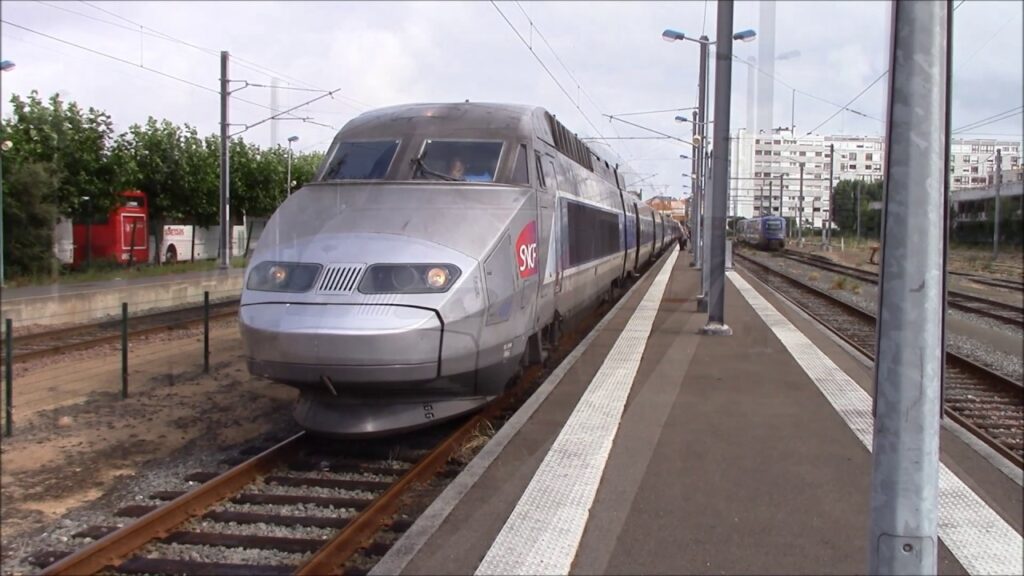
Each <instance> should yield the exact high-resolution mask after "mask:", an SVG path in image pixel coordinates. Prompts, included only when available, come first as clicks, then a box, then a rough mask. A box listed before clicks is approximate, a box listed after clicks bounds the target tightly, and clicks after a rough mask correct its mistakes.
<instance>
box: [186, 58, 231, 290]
mask: <svg viewBox="0 0 1024 576" xmlns="http://www.w3.org/2000/svg"><path fill="white" fill-rule="evenodd" d="M230 82H231V81H230V80H228V52H227V50H223V51H221V53H220V268H221V269H222V270H227V269H228V268H230V267H231V202H230V198H231V189H230V187H231V179H230V175H231V158H230V147H229V146H228V145H229V144H230V139H231V138H230V136H229V135H228V128H229V127H230V123H229V119H228V102H229V98H230V97H231V91H230V87H231V83H230ZM193 241H194V239H193Z"/></svg>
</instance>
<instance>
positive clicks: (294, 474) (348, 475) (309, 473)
mask: <svg viewBox="0 0 1024 576" xmlns="http://www.w3.org/2000/svg"><path fill="white" fill-rule="evenodd" d="M374 465H375V466H377V465H378V464H376V463H374ZM381 467H383V466H381ZM396 471H397V469H396ZM278 475H279V476H288V477H289V478H328V479H333V480H365V481H367V482H392V481H394V480H396V479H398V474H387V475H385V474H371V473H369V472H331V471H329V470H303V471H298V470H289V471H288V472H285V473H282V474H275V476H278Z"/></svg>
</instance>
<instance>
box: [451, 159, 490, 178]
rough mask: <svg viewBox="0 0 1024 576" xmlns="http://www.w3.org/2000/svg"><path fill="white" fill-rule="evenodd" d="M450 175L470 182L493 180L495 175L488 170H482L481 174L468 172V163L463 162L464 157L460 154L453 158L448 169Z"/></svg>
mask: <svg viewBox="0 0 1024 576" xmlns="http://www.w3.org/2000/svg"><path fill="white" fill-rule="evenodd" d="M448 175H449V176H451V177H452V178H455V179H456V180H465V181H468V182H491V181H492V180H494V177H493V176H492V175H491V174H489V173H487V172H482V173H480V174H467V173H466V165H465V164H463V162H462V159H461V158H459V157H458V156H456V157H455V158H453V159H452V163H451V167H450V168H449V169H448Z"/></svg>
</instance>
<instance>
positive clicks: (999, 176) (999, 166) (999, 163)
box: [992, 148, 1003, 260]
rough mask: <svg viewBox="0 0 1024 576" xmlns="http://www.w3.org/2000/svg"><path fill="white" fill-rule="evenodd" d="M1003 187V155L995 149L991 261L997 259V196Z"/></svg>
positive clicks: (1000, 150)
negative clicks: (994, 192) (994, 197)
mask: <svg viewBox="0 0 1024 576" xmlns="http://www.w3.org/2000/svg"><path fill="white" fill-rule="evenodd" d="M1002 186H1003V153H1002V149H1000V148H996V208H995V217H994V218H993V219H992V223H993V224H994V225H995V226H994V227H993V228H992V260H996V259H998V258H999V196H1000V192H1002V190H1001V188H1002Z"/></svg>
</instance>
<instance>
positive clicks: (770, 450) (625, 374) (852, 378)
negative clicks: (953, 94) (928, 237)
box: [371, 248, 1024, 574]
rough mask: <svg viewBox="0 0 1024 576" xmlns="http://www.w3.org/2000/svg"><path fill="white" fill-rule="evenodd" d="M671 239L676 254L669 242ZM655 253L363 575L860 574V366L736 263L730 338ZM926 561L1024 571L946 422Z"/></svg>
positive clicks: (1016, 491) (1010, 488) (866, 481)
mask: <svg viewBox="0 0 1024 576" xmlns="http://www.w3.org/2000/svg"><path fill="white" fill-rule="evenodd" d="M673 250H674V248H673ZM690 259H691V257H690V255H689V254H682V255H679V254H678V253H676V252H672V253H670V254H669V255H668V256H667V257H665V258H663V259H662V261H661V262H659V263H658V264H657V265H656V267H655V268H654V269H653V270H651V272H650V273H648V274H646V275H645V277H644V278H643V279H642V281H641V282H639V283H637V284H636V286H634V288H633V289H632V290H631V291H630V293H628V294H627V295H626V296H625V297H624V298H623V299H622V300H621V301H620V302H619V304H618V305H617V306H616V308H615V309H613V310H612V312H611V313H609V314H608V316H607V317H606V318H605V319H604V320H602V322H601V324H599V325H598V327H597V328H596V329H595V330H594V331H593V332H592V333H591V334H590V335H589V336H588V337H587V338H586V339H585V340H584V342H583V343H581V344H580V346H579V347H578V348H577V349H576V350H575V351H574V352H573V353H572V354H571V355H570V356H569V357H568V358H566V360H565V361H563V363H562V364H561V365H560V366H559V367H558V368H557V369H556V370H555V371H554V372H553V373H552V374H551V376H550V377H549V378H548V379H547V380H546V381H545V383H544V384H542V385H541V387H540V388H539V389H538V391H537V392H536V393H535V394H534V396H533V397H531V398H530V400H528V401H527V403H526V404H525V405H524V406H523V407H522V409H521V410H519V411H518V412H517V413H516V415H515V416H513V417H512V418H511V419H510V420H509V421H508V422H507V423H506V424H505V426H503V427H502V429H501V430H499V432H498V433H497V434H496V435H495V436H494V438H492V439H491V441H490V442H489V443H488V444H487V445H486V446H485V447H484V448H483V449H482V451H481V452H480V453H479V454H478V455H477V457H476V458H474V460H473V461H471V462H470V463H469V464H468V465H467V467H466V468H465V469H464V470H463V471H462V473H461V474H460V475H459V476H458V477H457V478H455V479H454V480H453V481H452V483H451V484H449V485H448V486H447V488H446V489H445V490H444V491H443V492H442V494H441V495H440V496H439V497H438V498H437V499H436V500H435V501H434V502H433V504H432V505H431V506H430V507H429V508H428V509H427V510H426V512H425V513H424V514H423V515H421V516H420V518H419V519H418V520H417V521H416V523H415V524H414V525H413V526H412V528H411V529H410V530H409V531H408V532H406V533H405V535H403V537H402V538H401V539H400V540H399V541H398V542H397V543H396V544H395V545H394V546H393V547H392V549H391V550H390V551H389V552H388V554H387V555H386V556H385V557H384V558H382V559H381V561H380V562H379V563H378V564H377V565H376V567H374V569H373V570H372V571H371V574H473V573H475V574H566V573H572V574H640V573H643V574H711V573H723V574H739V573H748V574H795V573H801V574H802V573H815V574H860V573H866V571H867V569H868V550H869V546H868V542H867V536H868V529H869V520H870V519H869V514H870V512H869V501H870V478H871V454H870V446H871V434H872V425H871V399H870V395H869V394H870V392H871V390H872V388H873V384H872V382H873V376H874V374H873V369H872V367H871V364H870V362H868V361H867V359H865V358H863V357H859V356H858V355H857V354H856V353H855V352H853V351H852V350H849V349H847V348H846V347H845V346H844V345H842V344H841V343H840V342H839V340H838V339H834V337H832V336H831V335H830V334H829V333H828V332H827V331H826V330H825V329H824V328H822V327H820V326H818V325H817V324H815V323H812V321H811V320H810V319H808V318H807V317H805V316H804V315H802V314H801V313H799V312H798V311H797V310H796V309H795V308H794V307H791V306H790V305H789V304H788V303H787V302H786V301H784V300H783V299H781V298H780V297H778V296H777V295H776V294H775V293H774V292H772V291H771V290H769V289H767V288H765V287H764V286H761V285H759V284H756V281H755V280H753V279H751V278H750V277H748V276H746V275H745V273H743V272H742V271H740V270H734V271H730V272H729V273H728V274H727V275H728V280H727V281H726V308H725V310H726V314H725V315H726V322H727V323H728V325H729V326H730V327H731V328H732V330H733V335H731V336H705V335H701V334H700V333H699V332H700V329H701V328H702V327H703V326H704V324H705V322H706V314H703V313H698V312H697V311H696V310H697V306H696V302H695V295H696V294H697V293H698V285H699V276H698V275H699V271H697V270H695V269H693V268H690V267H689V262H690ZM941 446H942V456H941V458H942V463H943V467H942V470H941V477H940V491H939V492H940V522H939V524H940V527H939V537H940V548H939V552H938V558H939V573H941V574H984V573H993V574H1020V573H1022V560H1021V559H1022V553H1024V544H1022V539H1021V533H1022V530H1024V518H1022V509H1024V506H1022V504H1024V502H1022V487H1021V482H1022V480H1021V472H1020V470H1019V469H1016V468H1014V467H1013V466H1012V465H1011V464H1009V463H1007V462H1005V461H1004V460H1002V459H1000V458H999V456H997V455H996V454H995V453H994V452H993V451H991V450H990V449H988V448H987V447H985V446H984V445H982V444H981V443H980V442H978V441H975V440H972V439H971V438H970V437H969V436H967V434H966V432H964V431H963V430H961V429H959V427H957V426H956V425H955V424H952V423H950V422H948V421H946V422H945V423H944V424H943V430H942V438H941Z"/></svg>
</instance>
